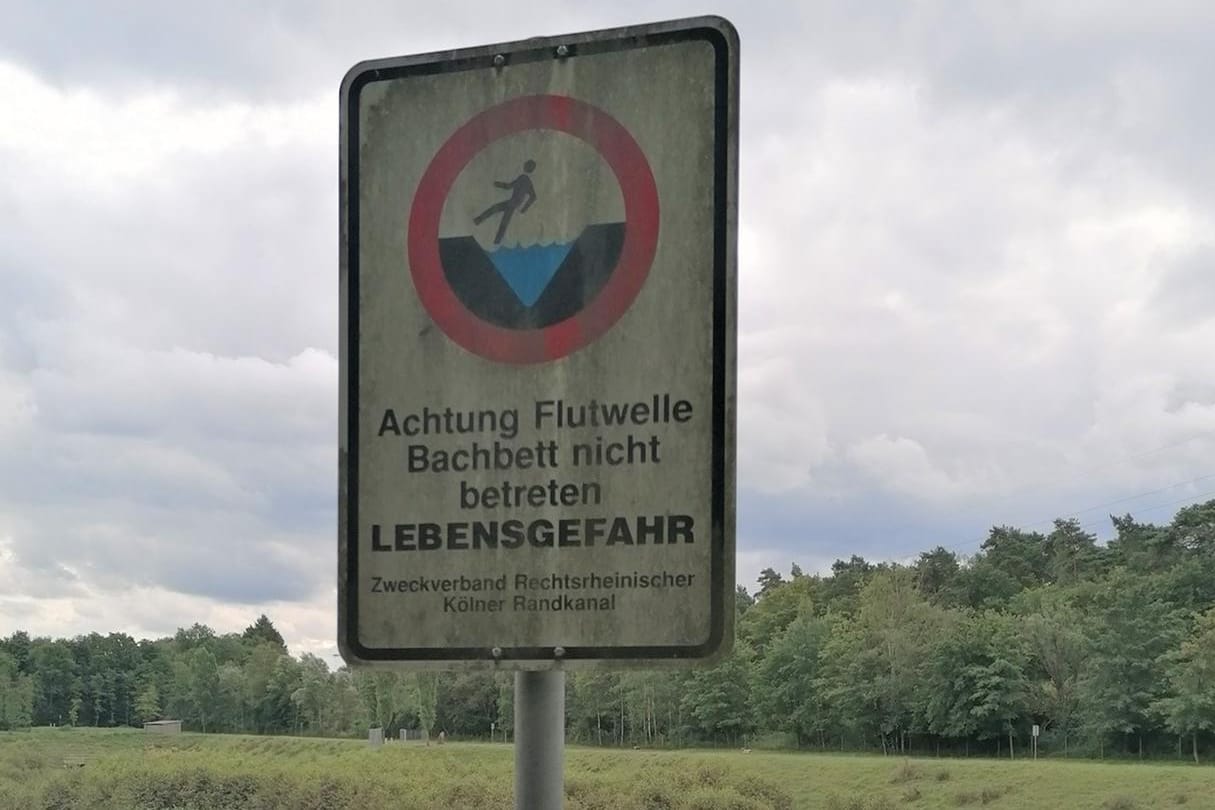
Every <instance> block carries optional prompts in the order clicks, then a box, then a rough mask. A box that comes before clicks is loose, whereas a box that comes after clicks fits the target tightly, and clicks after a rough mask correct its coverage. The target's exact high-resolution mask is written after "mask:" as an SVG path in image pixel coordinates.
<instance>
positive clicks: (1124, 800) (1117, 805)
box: [1101, 796, 1137, 810]
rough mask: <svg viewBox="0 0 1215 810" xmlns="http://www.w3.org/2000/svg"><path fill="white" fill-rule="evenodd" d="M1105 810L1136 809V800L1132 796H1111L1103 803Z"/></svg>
mask: <svg viewBox="0 0 1215 810" xmlns="http://www.w3.org/2000/svg"><path fill="white" fill-rule="evenodd" d="M1101 806H1102V807H1104V808H1105V810H1135V807H1136V806H1137V805H1136V804H1135V800H1134V799H1132V798H1131V797H1130V796H1111V797H1110V798H1108V799H1106V800H1105V803H1104V804H1102V805H1101Z"/></svg>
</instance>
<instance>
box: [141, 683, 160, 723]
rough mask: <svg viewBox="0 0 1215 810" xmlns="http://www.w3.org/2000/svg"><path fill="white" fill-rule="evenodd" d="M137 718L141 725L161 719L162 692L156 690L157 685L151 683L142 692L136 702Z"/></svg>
mask: <svg viewBox="0 0 1215 810" xmlns="http://www.w3.org/2000/svg"><path fill="white" fill-rule="evenodd" d="M135 716H136V717H137V718H138V719H139V722H141V723H146V722H148V721H149V720H159V719H161V717H162V715H161V710H160V690H159V689H157V688H156V684H154V683H150V684H148V685H147V686H145V687H144V688H143V689H142V690H140V692H139V697H138V698H137V699H136V701H135Z"/></svg>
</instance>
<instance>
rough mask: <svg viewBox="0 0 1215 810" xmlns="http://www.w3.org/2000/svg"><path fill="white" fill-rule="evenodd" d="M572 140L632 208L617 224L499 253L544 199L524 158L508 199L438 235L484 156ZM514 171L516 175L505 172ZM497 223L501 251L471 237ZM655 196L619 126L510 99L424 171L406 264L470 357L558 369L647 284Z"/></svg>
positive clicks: (566, 106)
mask: <svg viewBox="0 0 1215 810" xmlns="http://www.w3.org/2000/svg"><path fill="white" fill-rule="evenodd" d="M540 129H545V130H554V131H557V132H563V133H566V134H569V135H572V136H574V137H576V138H578V139H580V140H582V141H583V142H585V143H587V144H589V145H590V146H592V147H593V148H594V149H595V150H596V151H597V152H598V153H599V154H600V155H602V157H603V159H604V161H605V162H606V164H607V166H608V167H609V168H610V170H611V173H612V175H613V179H614V180H615V182H616V184H617V185H618V187H619V189H620V194H621V196H622V197H623V200H624V217H623V220H621V221H615V222H612V221H588V222H587V223H585V226H584V227H583V229H582V230H581V232H580V233H579V234H578V235H577V237H576V238H575V239H574V240H572V241H569V242H553V243H550V244H532V245H526V246H519V247H514V248H511V247H502V246H501V243H502V241H503V239H504V237H505V236H506V234H507V231H508V229H509V227H510V224H511V222H512V220H513V219H514V217H516V216H518V217H522V216H525V215H526V214H527V211H528V209H529V208H530V207H531V206H532V204H533V203H535V202H536V199H537V196H536V191H535V188H534V185H533V183H532V175H533V173H535V172H542V171H544V167H543V166H538V164H537V162H536V161H535V160H532V159H530V158H529V159H528V160H527V161H526V162H525V163H524V164H523V165H522V167H521V169H522V171H521V172H520V173H519V174H518V176H516V177H515V178H514V179H512V180H510V181H496V182H495V183H494V185H495V186H496V187H497V188H498V189H500V190H503V191H507V192H509V196H508V198H507V199H505V200H502V201H500V202H496V203H494V204H492V205H490V206H489V207H488V208H486V209H485V210H484V211H482V212H481V213H479V214H478V215H476V216H475V217H474V218H472V220H471V221H470V222H469V223H468V233H466V234H463V235H457V236H448V237H446V238H442V237H440V234H439V231H440V220H441V218H442V215H443V209H444V203H445V202H446V201H447V197H448V195H449V194H450V192H451V189H452V185H453V183H454V182H455V181H456V178H457V177H458V176H459V174H460V172H461V171H462V170H463V169H464V168H465V167H466V166H467V165H468V163H469V161H471V160H472V159H473V158H474V157H476V155H477V154H478V153H479V152H481V151H482V150H483V149H484V148H485V147H487V146H489V145H490V144H492V143H493V142H494V141H497V140H499V139H501V138H506V137H509V136H511V135H516V134H518V133H520V132H525V131H527V130H540ZM503 168H504V170H509V168H510V167H503ZM494 217H497V224H496V229H495V233H494V237H493V249H491V250H489V251H486V250H485V249H484V248H482V246H481V245H480V244H479V243H478V241H477V239H476V238H475V237H474V236H473V233H472V231H473V229H474V228H475V227H476V226H478V225H481V224H482V223H483V222H485V221H487V220H491V221H492V219H493V218H494ZM658 218H659V217H658V190H657V188H656V186H655V183H654V176H653V173H652V172H651V170H650V166H649V163H648V162H647V160H646V157H645V154H644V153H643V152H642V150H641V148H640V147H639V146H638V145H637V142H636V140H634V138H633V137H632V135H630V134H629V132H628V130H626V129H625V128H624V127H623V126H622V125H621V124H620V123H619V122H618V121H616V120H615V119H614V118H613V117H612V116H610V115H608V114H607V113H606V112H604V111H603V110H600V109H597V108H596V107H594V106H592V105H590V104H587V103H585V102H582V101H579V100H577V99H574V98H570V97H568V96H558V95H534V96H525V97H522V98H516V99H511V100H510V101H506V102H503V103H502V104H499V105H497V106H495V107H492V108H490V109H488V110H486V111H484V112H483V113H481V114H480V115H477V116H476V117H474V118H473V119H472V120H470V121H468V122H467V123H466V124H464V125H463V126H462V127H460V128H459V129H458V130H456V132H454V133H453V134H452V135H451V137H450V138H448V140H447V141H446V143H444V144H443V146H442V147H441V148H440V149H439V151H438V153H437V154H436V155H435V157H434V160H432V161H431V163H430V165H429V166H428V167H427V169H426V172H425V174H424V175H423V176H422V180H421V182H420V183H419V185H418V190H417V192H416V194H415V196H414V200H413V206H412V208H411V210H410V216H409V260H410V262H409V263H410V268H411V272H412V274H413V280H414V285H415V287H416V289H417V292H418V297H419V298H420V299H421V301H422V303H423V305H424V306H425V307H426V309H427V311H428V312H429V313H430V314H431V316H432V317H433V318H434V320H435V323H436V324H438V325H439V327H440V328H441V329H442V330H443V331H444V332H445V333H447V335H448V336H449V337H450V338H451V339H452V340H454V341H456V342H457V343H459V344H460V345H461V346H463V347H464V348H465V349H468V350H469V351H471V352H474V353H475V354H478V355H481V356H482V357H485V358H488V359H490V360H496V361H498V362H503V363H538V362H544V361H548V360H556V359H559V358H561V357H564V356H566V355H567V354H569V353H570V352H573V351H575V350H577V349H580V348H582V347H583V346H585V345H587V344H588V343H591V342H593V341H594V340H596V339H597V338H599V337H600V336H601V335H602V334H603V333H604V332H605V331H607V330H608V329H610V328H611V327H612V325H613V324H615V323H616V321H617V320H619V318H620V316H621V315H623V314H624V312H625V310H627V309H628V308H629V305H630V304H632V302H633V300H634V299H635V298H636V297H637V294H638V293H639V292H640V291H641V288H642V285H643V284H645V280H646V276H647V275H648V273H649V271H650V265H651V263H652V262H653V259H654V251H655V249H656V247H657V244H658V227H659V226H658Z"/></svg>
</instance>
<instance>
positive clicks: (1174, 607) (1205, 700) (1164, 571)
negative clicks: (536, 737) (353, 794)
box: [0, 501, 1215, 760]
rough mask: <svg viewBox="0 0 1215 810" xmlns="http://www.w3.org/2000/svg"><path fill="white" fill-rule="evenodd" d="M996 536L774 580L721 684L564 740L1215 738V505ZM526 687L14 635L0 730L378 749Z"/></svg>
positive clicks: (696, 680)
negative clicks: (310, 741) (361, 741)
mask: <svg viewBox="0 0 1215 810" xmlns="http://www.w3.org/2000/svg"><path fill="white" fill-rule="evenodd" d="M1112 520H1113V528H1114V537H1113V539H1111V540H1110V541H1109V542H1108V543H1104V544H1101V543H1098V542H1097V539H1096V537H1095V535H1093V534H1091V533H1089V532H1086V531H1084V530H1083V527H1082V526H1081V525H1080V524H1079V523H1078V522H1077V521H1076V520H1057V521H1055V522H1054V526H1053V529H1052V530H1051V531H1049V532H1045V533H1042V532H1032V531H1025V530H1022V529H1016V528H1011V527H1006V526H1000V527H995V528H993V529H992V530H991V531H990V533H989V534H988V536H987V538H986V540H984V542H983V543H982V546H981V548H980V549H979V550H978V551H977V552H976V553H975V554H974V555H972V556H970V557H965V558H963V557H960V556H959V555H957V554H956V553H954V552H952V551H950V550H948V549H945V548H943V547H937V548H935V549H932V550H930V551H925V552H923V553H922V554H920V555H919V556H918V558H916V559H915V560H914V561H911V562H908V563H872V562H869V561H867V560H865V559H863V558H861V557H857V556H853V557H851V558H850V559H848V560H839V561H837V562H836V563H835V564H834V565H833V566H832V569H831V572H830V573H826V574H805V573H804V572H802V571H801V570H800V569H799V568H798V566H797V565H793V566H792V569H791V571H790V573H789V574H788V575H787V576H786V575H783V574H780V573H778V572H776V571H775V570H773V569H766V570H765V571H764V572H763V573H762V574H761V576H760V578H759V581H758V583H757V588H756V589H755V592H754V593H752V592H750V591H748V590H747V589H745V588H743V587H741V586H740V587H739V588H738V590H737V599H736V605H737V633H736V641H735V645H734V650H733V652H732V653H731V654H730V655H729V656H728V657H726V658H725V659H724V660H722V661H720V662H719V663H718V664H717V665H715V666H713V667H711V668H701V669H693V670H686V671H685V670H637V671H625V672H617V671H585V672H583V671H579V672H575V673H573V674H571V676H570V677H569V678H567V695H566V706H567V735H568V739H569V740H570V741H571V742H575V743H586V744H597V745H624V746H629V745H641V746H688V745H705V744H718V745H732V746H741V745H754V744H763V743H768V744H786V745H789V746H797V747H812V748H820V749H830V750H873V751H883V752H886V753H901V754H906V753H945V754H983V755H998V756H1008V757H1016V756H1024V755H1025V754H1026V752H1027V750H1028V746H1029V744H1030V740H1031V735H1032V730H1033V728H1034V727H1035V726H1037V728H1038V730H1039V732H1040V734H1041V736H1040V739H1039V743H1040V746H1039V747H1040V750H1041V751H1042V752H1044V753H1047V754H1051V755H1070V756H1100V757H1104V756H1111V755H1118V756H1137V757H1143V756H1178V755H1184V756H1187V757H1192V758H1194V759H1195V760H1199V759H1200V758H1201V756H1202V752H1203V751H1205V750H1207V749H1208V748H1210V747H1211V746H1212V745H1215V501H1210V502H1207V503H1204V504H1199V505H1195V506H1191V507H1187V508H1185V509H1182V510H1181V511H1180V512H1178V513H1177V515H1176V516H1175V517H1174V519H1173V520H1172V521H1171V522H1170V523H1169V524H1168V525H1153V524H1150V523H1140V522H1138V521H1136V520H1135V519H1134V518H1132V517H1131V516H1130V515H1126V516H1122V517H1114V518H1112ZM512 683H513V681H512V678H511V676H510V675H509V674H501V673H499V674H494V673H489V672H481V671H475V672H445V673H408V674H406V673H397V672H392V671H387V672H385V671H372V670H353V671H352V670H350V669H348V668H346V667H344V666H340V667H338V668H336V669H332V668H331V667H330V666H329V664H328V662H326V661H325V660H323V659H321V658H319V657H317V656H315V655H311V654H308V653H305V654H303V655H301V656H299V657H295V656H292V655H291V654H289V652H288V650H287V647H286V645H285V644H284V643H283V639H282V637H281V635H280V634H279V633H278V631H277V630H276V629H275V627H274V625H273V623H272V622H271V621H270V619H268V618H267V617H266V616H261V617H259V618H258V619H257V620H256V621H255V622H254V623H253V624H251V625H250V626H249V627H248V628H246V629H245V630H244V632H243V633H239V634H238V633H230V634H217V633H215V632H214V631H213V630H211V629H210V628H208V627H206V626H204V625H199V624H195V625H194V626H192V627H190V628H186V629H181V630H179V631H178V632H177V633H176V634H175V635H174V636H173V637H169V638H161V639H156V640H141V641H136V640H135V639H133V638H132V637H130V636H128V635H126V634H123V633H110V634H109V635H106V636H102V635H100V634H98V633H91V634H89V635H85V636H78V637H76V638H72V639H50V638H30V637H29V635H28V634H26V633H24V632H20V631H18V632H15V633H13V634H12V635H10V636H9V637H7V638H5V639H2V640H0V728H4V729H15V728H22V727H26V726H30V725H49V724H58V725H88V726H121V725H138V724H140V723H142V722H144V721H146V720H152V719H160V718H164V717H173V718H177V719H181V720H183V721H184V722H185V723H186V725H187V727H189V728H192V729H195V730H198V731H207V732H211V731H216V732H246V733H261V734H310V735H351V736H362V735H364V734H366V731H367V729H368V728H369V727H381V728H384V729H385V731H386V733H387V734H388V735H389V736H390V737H395V736H396V733H397V730H399V729H415V730H417V731H418V732H419V733H423V734H436V733H438V731H439V730H442V731H445V732H446V733H447V734H448V735H451V736H459V737H464V738H479V739H490V738H491V737H492V738H494V739H506V738H508V737H509V735H510V733H511V731H512V715H513V707H512V696H513V687H512Z"/></svg>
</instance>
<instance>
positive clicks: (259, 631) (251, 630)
mask: <svg viewBox="0 0 1215 810" xmlns="http://www.w3.org/2000/svg"><path fill="white" fill-rule="evenodd" d="M241 638H243V639H244V640H245V641H246V642H248V643H249V644H250V645H253V646H256V645H258V644H270V645H272V646H274V647H276V648H277V649H278V651H279V652H280V653H282V654H284V655H286V653H287V643H286V642H285V641H283V636H282V634H281V633H279V632H278V628H276V627H275V626H274V622H272V621H270V618H269V617H268V616H267V615H266V614H265V613H263V614H262V615H260V616H258V617H257V621H255V622H253V624H251V625H249V626H248V627H246V628H245V631H244V632H243V633H241Z"/></svg>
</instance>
